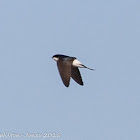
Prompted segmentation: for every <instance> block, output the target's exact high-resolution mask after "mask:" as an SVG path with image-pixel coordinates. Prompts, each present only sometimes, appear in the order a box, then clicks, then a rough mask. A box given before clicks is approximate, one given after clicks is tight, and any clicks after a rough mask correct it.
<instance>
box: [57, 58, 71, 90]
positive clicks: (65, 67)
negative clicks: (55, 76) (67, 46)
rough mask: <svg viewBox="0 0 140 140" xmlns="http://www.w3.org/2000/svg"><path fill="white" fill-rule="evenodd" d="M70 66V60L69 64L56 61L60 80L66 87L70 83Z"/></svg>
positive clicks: (61, 60)
mask: <svg viewBox="0 0 140 140" xmlns="http://www.w3.org/2000/svg"><path fill="white" fill-rule="evenodd" d="M71 65H72V60H71V61H69V62H67V61H66V60H63V59H60V60H58V61H57V67H58V70H59V73H60V76H61V79H62V81H63V83H64V85H65V86H66V87H68V86H69V83H70V77H71Z"/></svg>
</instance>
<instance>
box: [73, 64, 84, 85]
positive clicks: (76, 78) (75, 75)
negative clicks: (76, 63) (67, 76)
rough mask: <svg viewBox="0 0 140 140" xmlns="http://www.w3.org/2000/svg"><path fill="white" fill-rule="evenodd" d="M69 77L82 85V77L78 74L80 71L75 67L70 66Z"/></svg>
mask: <svg viewBox="0 0 140 140" xmlns="http://www.w3.org/2000/svg"><path fill="white" fill-rule="evenodd" d="M71 77H72V78H73V79H74V80H75V81H76V82H77V83H78V84H80V85H84V84H83V81H82V77H81V74H80V71H79V69H78V68H77V67H73V66H72V68H71Z"/></svg>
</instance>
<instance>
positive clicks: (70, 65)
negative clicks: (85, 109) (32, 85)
mask: <svg viewBox="0 0 140 140" xmlns="http://www.w3.org/2000/svg"><path fill="white" fill-rule="evenodd" d="M52 58H53V59H54V60H55V61H56V62H57V67H58V70H59V73H60V76H61V79H62V81H63V83H64V85H65V86H66V87H68V86H69V82H70V78H71V77H72V78H73V79H74V80H75V81H76V82H77V83H78V84H80V85H83V81H82V77H81V74H80V71H79V69H78V68H87V69H90V68H88V67H86V66H84V65H83V64H82V63H81V62H80V61H78V60H77V59H76V57H70V56H66V55H60V54H57V55H54V56H53V57H52ZM90 70H93V69H90Z"/></svg>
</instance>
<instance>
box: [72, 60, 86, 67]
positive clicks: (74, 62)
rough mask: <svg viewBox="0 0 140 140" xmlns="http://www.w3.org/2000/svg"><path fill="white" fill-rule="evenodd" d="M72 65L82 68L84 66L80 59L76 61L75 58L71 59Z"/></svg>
mask: <svg viewBox="0 0 140 140" xmlns="http://www.w3.org/2000/svg"><path fill="white" fill-rule="evenodd" d="M72 65H73V66H75V67H79V68H84V66H83V65H82V63H81V62H80V61H78V60H77V59H75V60H74V61H73V63H72Z"/></svg>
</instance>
